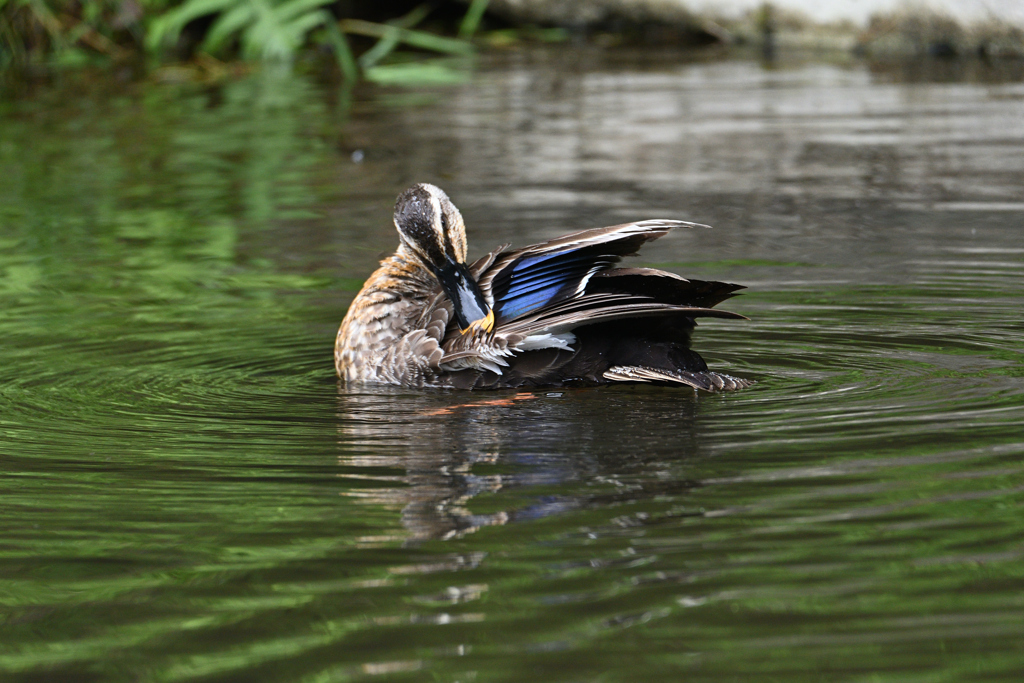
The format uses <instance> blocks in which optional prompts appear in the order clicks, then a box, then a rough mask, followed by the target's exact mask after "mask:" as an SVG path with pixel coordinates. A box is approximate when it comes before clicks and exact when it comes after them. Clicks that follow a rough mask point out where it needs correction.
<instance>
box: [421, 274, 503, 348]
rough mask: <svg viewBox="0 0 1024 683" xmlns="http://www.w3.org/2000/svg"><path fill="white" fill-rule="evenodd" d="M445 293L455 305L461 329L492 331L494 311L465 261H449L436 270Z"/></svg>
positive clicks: (464, 330)
mask: <svg viewBox="0 0 1024 683" xmlns="http://www.w3.org/2000/svg"><path fill="white" fill-rule="evenodd" d="M435 274H436V275H437V279H438V281H440V283H441V287H442V289H444V293H445V294H447V295H448V298H449V299H451V300H452V304H453V305H454V306H455V317H456V319H457V320H458V321H459V329H460V330H462V333H463V334H466V333H467V332H469V331H470V330H471V329H479V330H483V331H484V332H490V331H491V330H492V329H493V328H494V312H493V311H492V310H491V308H490V306H488V305H487V301H486V300H485V299H484V294H483V292H481V291H480V286H479V285H478V284H477V283H476V280H474V279H473V276H472V275H471V274H470V272H469V268H467V267H466V264H464V263H449V264H448V265H446V266H445V267H444V268H441V269H439V270H437V271H435Z"/></svg>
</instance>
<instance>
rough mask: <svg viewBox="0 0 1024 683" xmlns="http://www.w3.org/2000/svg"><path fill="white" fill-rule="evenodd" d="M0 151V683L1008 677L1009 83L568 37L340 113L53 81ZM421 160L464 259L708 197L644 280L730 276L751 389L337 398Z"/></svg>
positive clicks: (183, 88) (1018, 647)
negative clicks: (350, 319) (370, 277)
mask: <svg viewBox="0 0 1024 683" xmlns="http://www.w3.org/2000/svg"><path fill="white" fill-rule="evenodd" d="M354 153H356V154H354ZM356 160H359V161H356ZM0 178H2V181H0V339H3V344H2V345H0V444H2V445H0V454H2V455H0V506H2V515H0V672H3V678H4V679H5V680H25V681H29V680H76V681H89V680H104V681H107V680H110V681H139V680H141V681H176V680H188V681H193V680H211V681H212V680H225V681H226V680H239V681H242V680H261V681H262V680H267V681H269V680H281V681H310V682H313V681H316V682H321V681H348V680H372V679H380V680H410V681H412V680H416V681H419V680H439V681H473V680H475V681H522V680H544V681H598V680H600V681H635V680H666V681H668V680H680V679H685V680H691V681H722V680H747V679H749V678H752V677H753V678H757V679H759V680H760V679H766V680H767V679H769V678H770V679H773V680H774V679H778V680H786V681H822V680H844V681H845V680H850V681H861V680H863V681H867V680H871V681H897V680H898V681H929V682H931V681H959V680H972V681H973V680H993V681H994V680H1007V681H1009V680H1016V679H1017V678H1018V677H1019V674H1020V671H1021V670H1022V669H1024V655H1022V654H1021V652H1024V619H1022V618H1021V615H1022V612H1024V592H1022V590H1021V588H1022V586H1024V570H1022V566H1024V564H1022V562H1021V559H1022V557H1021V556H1022V555H1024V540H1022V539H1024V522H1022V521H1021V520H1022V511H1024V510H1022V503H1024V464H1022V463H1021V456H1022V455H1024V431H1022V428H1021V426H1020V425H1021V424H1022V423H1024V365H1022V361H1024V344H1022V341H1021V340H1022V333H1024V323H1022V322H1021V318H1020V311H1021V310H1022V305H1024V288H1022V285H1021V282H1022V276H1024V240H1022V238H1021V231H1022V228H1024V199H1022V194H1021V187H1024V80H1022V78H1021V76H1020V74H1019V73H1016V72H1015V71H1014V67H1013V66H1012V65H1010V66H1004V67H1003V68H997V66H992V65H988V66H986V65H984V64H968V65H967V66H959V67H955V66H952V65H949V64H943V63H937V64H930V65H929V64H924V65H920V64H919V65H912V66H908V67H897V68H882V67H879V66H869V65H863V64H850V65H813V64H792V65H781V66H778V65H776V66H774V67H772V68H766V67H763V66H762V65H759V64H757V63H753V62H744V61H693V60H692V59H688V58H685V57H684V56H682V55H678V54H667V53H647V54H634V53H628V52H621V53H611V54H604V55H602V54H600V53H593V52H589V51H587V50H580V49H575V48H571V47H569V48H556V49H537V50H529V51H522V52H514V53H508V54H496V55H491V56H486V57H484V58H482V59H481V61H480V63H479V64H478V65H477V69H476V71H475V73H474V75H473V76H472V78H471V80H470V81H468V82H467V83H466V84H464V85H460V86H451V87H447V88H440V89H430V90H408V89H404V90H403V89H398V88H372V87H367V88H361V89H358V90H357V91H356V92H355V93H354V94H353V96H352V98H351V100H350V99H349V98H348V97H347V96H346V94H345V93H339V92H337V91H336V90H334V89H332V88H331V87H328V86H322V85H319V84H317V83H316V82H315V81H313V80H311V79H307V78H294V77H281V76H280V75H275V74H272V73H269V74H257V75H254V76H252V77H249V78H246V79H243V80H240V81H235V82H230V83H226V84H223V85H220V86H214V87H199V86H192V85H170V84H153V83H132V84H121V83H107V82H102V81H100V82H95V81H90V80H87V79H77V78H71V77H65V78H63V79H62V80H59V81H57V82H54V83H51V84H46V85H35V86H32V87H22V88H20V89H15V91H12V94H9V95H8V96H7V97H6V99H5V100H4V101H3V102H0ZM418 181H429V182H435V183H437V184H439V185H441V186H442V187H444V188H445V189H446V190H447V191H448V193H449V194H450V195H451V196H452V198H453V200H454V201H455V202H456V203H457V205H458V206H459V207H460V208H461V209H462V212H463V214H464V216H465V218H466V221H467V224H468V226H469V238H470V250H471V253H472V254H481V253H483V252H484V251H485V250H488V249H491V248H493V247H494V246H495V245H496V244H499V243H502V242H514V243H516V244H524V243H528V242H530V241H534V240H538V239H542V238H546V237H551V236H554V235H557V234H559V233H561V232H565V231H568V230H573V229H580V228H585V227H594V226H599V225H607V224H612V223H617V222H622V221H625V220H631V219H641V218H652V217H671V218H682V219H688V220H694V221H699V222H702V223H709V224H711V225H714V226H715V228H714V229H713V230H702V231H690V232H685V233H680V234H675V235H671V236H669V237H667V238H665V239H663V240H661V241H659V242H657V243H654V244H651V245H648V247H647V248H646V249H645V250H644V252H643V253H642V254H641V256H640V257H639V258H638V259H635V260H634V261H633V263H636V264H645V265H656V266H658V267H664V268H668V269H670V270H673V271H675V272H678V273H681V274H684V275H692V276H694V277H700V278H716V279H723V280H728V281H733V282H739V283H742V284H745V285H747V286H748V287H749V289H748V290H747V292H746V293H745V294H744V295H743V296H742V297H739V298H737V299H734V300H732V301H730V302H729V303H728V305H727V307H728V308H730V309H732V310H735V311H737V312H739V313H742V314H744V315H746V316H749V317H750V319H751V320H750V321H749V322H743V321H719V320H714V321H708V322H706V323H702V324H701V326H700V328H699V329H698V330H697V333H696V335H695V347H696V348H697V349H698V350H700V351H701V353H702V354H703V355H704V356H705V358H706V359H707V360H708V362H709V364H710V365H712V367H714V368H715V369H718V370H721V371H724V372H728V373H730V374H734V375H738V376H743V377H750V378H753V379H756V380H757V384H756V385H755V386H754V387H753V388H751V389H749V390H746V391H743V392H738V393H735V394H727V395H707V394H701V395H695V394H694V393H693V392H690V391H681V390H670V389H662V388H652V387H611V388H603V389H587V390H562V389H560V390H557V391H538V392H525V393H523V392H497V393H452V392H444V391H428V392H411V391H406V390H400V389H365V388H343V387H339V386H338V385H337V383H336V380H335V378H334V374H333V368H332V357H331V347H332V344H333V337H334V333H335V330H336V328H337V324H338V322H339V321H340V319H341V317H342V315H343V313H344V310H345V307H346V305H347V304H348V302H349V301H350V300H351V298H352V296H353V294H354V292H355V291H356V289H358V286H359V284H360V283H361V282H362V279H363V278H364V277H365V276H366V275H367V274H368V273H369V271H370V270H372V268H373V267H374V265H375V263H376V260H377V259H378V258H379V257H380V255H381V254H382V253H386V252H387V251H389V250H390V249H393V248H394V245H395V241H396V238H395V234H394V230H393V227H392V226H391V225H390V211H391V206H392V204H393V201H394V197H395V195H396V194H397V193H398V192H399V191H400V190H401V189H403V188H404V187H405V186H407V185H409V184H411V183H413V182H418Z"/></svg>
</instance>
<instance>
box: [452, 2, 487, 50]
mask: <svg viewBox="0 0 1024 683" xmlns="http://www.w3.org/2000/svg"><path fill="white" fill-rule="evenodd" d="M490 1H491V0H473V2H471V3H470V5H469V9H468V10H466V16H464V17H462V23H461V24H460V25H459V39H460V40H469V39H470V38H472V37H473V34H474V33H476V30H477V28H478V27H479V26H480V20H481V19H483V16H484V12H486V11H487V5H488V4H490Z"/></svg>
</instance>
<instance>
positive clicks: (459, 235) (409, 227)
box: [395, 183, 494, 334]
mask: <svg viewBox="0 0 1024 683" xmlns="http://www.w3.org/2000/svg"><path fill="white" fill-rule="evenodd" d="M395 227H396V228H398V236H399V237H400V238H401V245H400V247H399V248H400V249H403V248H404V250H406V251H407V252H411V253H412V255H413V256H415V258H416V259H418V260H419V261H420V262H421V263H422V264H423V265H424V266H426V267H427V269H429V270H430V272H431V273H433V274H434V277H436V278H437V281H438V282H440V283H441V287H442V288H443V289H444V292H445V294H447V295H448V298H449V299H451V301H452V303H453V304H454V307H455V317H456V318H457V319H458V321H459V329H461V330H462V332H463V334H465V333H467V332H470V331H471V330H474V329H478V330H482V331H484V332H490V331H491V329H492V328H493V327H494V312H493V311H492V310H491V307H490V306H488V305H487V301H486V299H485V298H484V295H483V292H481V291H480V286H479V285H477V283H476V280H475V279H473V275H472V274H471V273H470V272H469V268H468V267H467V266H466V224H465V223H463V221H462V214H460V213H459V210H458V209H457V208H455V205H454V204H452V201H451V200H450V199H448V195H446V194H445V193H444V191H443V190H441V188H439V187H436V186H434V185H429V184H427V183H420V184H418V185H413V186H412V187H410V188H409V189H408V190H406V191H405V192H403V193H402V194H400V195H398V201H397V202H395Z"/></svg>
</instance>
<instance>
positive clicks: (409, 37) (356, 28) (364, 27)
mask: <svg viewBox="0 0 1024 683" xmlns="http://www.w3.org/2000/svg"><path fill="white" fill-rule="evenodd" d="M338 26H339V28H340V29H341V30H342V31H344V32H346V33H354V34H356V35H360V36H370V37H371V38H383V37H384V36H385V35H387V34H388V33H389V32H390V31H398V38H399V40H400V41H401V42H403V43H406V44H407V45H412V46H413V47H419V48H423V49H425V50H433V51H435V52H444V53H446V54H453V55H470V54H473V46H472V45H471V44H469V43H467V42H466V41H464V40H456V39H454V38H444V37H442V36H435V35H434V34H432V33H426V32H424V31H412V30H410V29H405V28H399V27H397V26H388V25H387V24H375V23H373V22H372V21H363V20H361V19H342V20H341V21H340V22H339V23H338Z"/></svg>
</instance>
